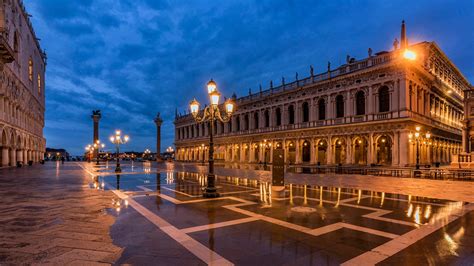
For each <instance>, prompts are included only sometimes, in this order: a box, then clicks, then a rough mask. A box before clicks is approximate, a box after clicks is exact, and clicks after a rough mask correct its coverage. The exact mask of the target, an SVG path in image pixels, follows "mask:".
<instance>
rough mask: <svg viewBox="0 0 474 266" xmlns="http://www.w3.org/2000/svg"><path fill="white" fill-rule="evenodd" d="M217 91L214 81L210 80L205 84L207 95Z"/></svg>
mask: <svg viewBox="0 0 474 266" xmlns="http://www.w3.org/2000/svg"><path fill="white" fill-rule="evenodd" d="M216 90H217V84H216V82H215V81H214V80H212V79H211V80H210V81H209V82H208V83H207V93H209V94H211V93H213V92H215V91H216Z"/></svg>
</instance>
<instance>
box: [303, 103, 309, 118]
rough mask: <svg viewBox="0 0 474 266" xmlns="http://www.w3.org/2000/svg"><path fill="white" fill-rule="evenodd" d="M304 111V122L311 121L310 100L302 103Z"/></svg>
mask: <svg viewBox="0 0 474 266" xmlns="http://www.w3.org/2000/svg"><path fill="white" fill-rule="evenodd" d="M302 109H303V110H302V111H303V114H302V115H303V117H302V119H303V122H308V121H309V104H308V102H304V103H303V105H302Z"/></svg>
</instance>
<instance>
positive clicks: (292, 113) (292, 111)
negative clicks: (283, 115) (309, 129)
mask: <svg viewBox="0 0 474 266" xmlns="http://www.w3.org/2000/svg"><path fill="white" fill-rule="evenodd" d="M294 123H295V107H294V106H293V105H290V106H288V124H290V125H293V124H294Z"/></svg>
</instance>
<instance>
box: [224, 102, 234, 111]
mask: <svg viewBox="0 0 474 266" xmlns="http://www.w3.org/2000/svg"><path fill="white" fill-rule="evenodd" d="M225 111H226V112H227V114H229V115H231V114H232V113H233V112H234V103H233V102H232V100H231V99H228V100H227V101H226V102H225Z"/></svg>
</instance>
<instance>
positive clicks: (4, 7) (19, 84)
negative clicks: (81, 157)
mask: <svg viewBox="0 0 474 266" xmlns="http://www.w3.org/2000/svg"><path fill="white" fill-rule="evenodd" d="M45 67H46V55H45V53H44V52H43V51H42V50H41V48H40V45H39V42H38V39H37V38H36V35H35V32H34V30H33V27H32V25H31V22H30V20H29V15H28V13H27V12H26V11H25V8H24V6H23V3H22V2H21V1H19V0H0V74H1V76H0V140H1V141H0V164H1V166H13V165H16V163H17V162H22V163H26V162H28V161H33V162H38V161H40V160H42V159H43V155H44V152H45V144H46V141H45V139H44V138H43V127H44V111H45V107H44V106H45V104H44V103H45V98H44V96H45V93H44V88H45V82H44V73H45Z"/></svg>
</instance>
